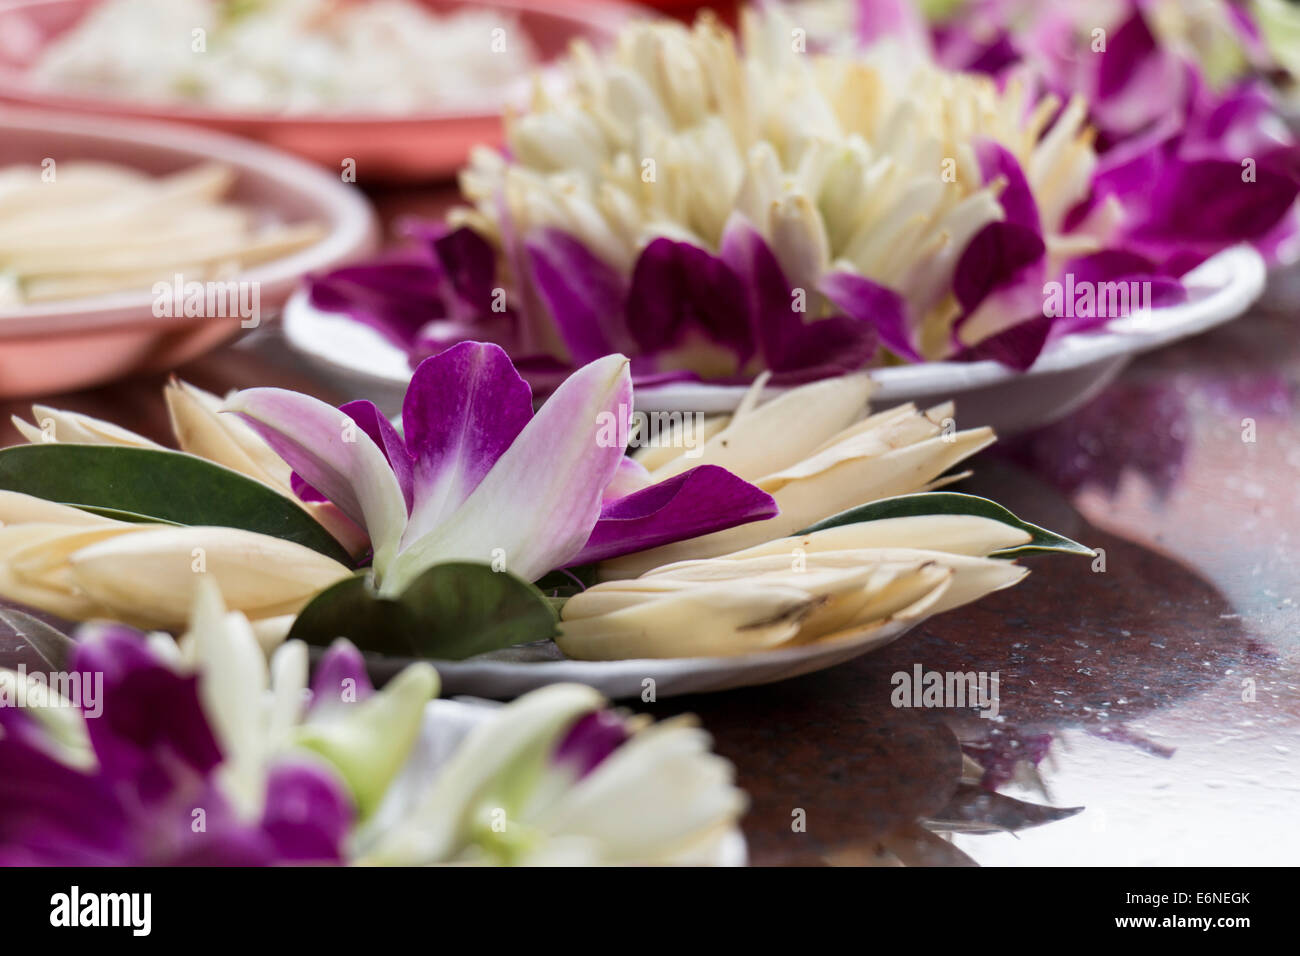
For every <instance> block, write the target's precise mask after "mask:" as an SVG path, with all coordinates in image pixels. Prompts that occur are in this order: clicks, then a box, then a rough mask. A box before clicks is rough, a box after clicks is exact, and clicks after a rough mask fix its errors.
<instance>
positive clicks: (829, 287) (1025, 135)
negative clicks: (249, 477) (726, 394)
mask: <svg viewBox="0 0 1300 956" xmlns="http://www.w3.org/2000/svg"><path fill="white" fill-rule="evenodd" d="M803 33H804V31H803V30H802V28H801V27H799V26H797V25H795V24H794V23H792V21H791V20H789V19H787V17H786V16H785V14H784V13H783V12H782V11H781V10H779V9H771V10H766V11H747V12H745V13H744V14H743V15H742V25H741V31H740V36H739V37H737V36H734V35H733V34H732V33H730V32H729V31H728V30H726V29H725V28H724V27H722V26H721V25H720V24H718V23H717V22H716V21H715V20H714V19H713V18H711V17H710V16H708V15H704V16H702V17H701V19H700V20H699V21H697V23H696V24H695V26H694V27H693V28H689V27H686V26H683V25H680V24H676V23H637V24H633V25H630V26H628V27H627V28H625V30H624V31H623V32H622V33H621V35H620V37H619V41H618V43H617V44H616V46H615V48H614V49H613V51H612V52H610V53H608V54H605V55H599V54H596V53H594V52H593V51H591V50H589V49H587V48H585V47H583V46H582V45H581V44H578V45H577V46H575V48H574V50H573V53H572V55H571V57H570V59H569V61H568V62H567V72H568V77H569V84H568V86H567V88H565V89H564V90H562V91H560V92H556V91H554V90H550V89H543V88H541V87H540V86H539V88H538V90H537V91H536V93H535V96H534V99H533V102H532V104H531V106H530V108H529V109H528V110H526V111H524V112H522V113H520V114H518V115H516V116H512V117H509V118H508V121H507V148H506V149H505V150H504V151H501V152H498V151H495V150H490V149H481V150H478V151H476V153H475V154H474V156H473V158H472V159H471V162H470V164H469V166H468V167H467V168H466V169H465V170H464V171H463V173H462V175H461V188H462V192H463V193H464V195H465V197H466V198H467V200H468V201H469V203H470V205H469V206H467V207H465V208H461V209H459V210H455V211H453V212H452V214H451V215H450V216H449V218H448V220H447V221H446V222H444V223H440V224H435V225H418V224H417V225H413V226H412V228H411V233H412V239H413V244H412V246H411V247H410V248H408V249H406V250H404V251H402V252H400V253H397V254H393V255H390V256H388V257H386V258H385V259H382V260H379V261H376V262H373V263H370V264H367V265H360V266H354V267H347V268H343V269H339V270H335V271H333V272H330V273H327V274H324V275H320V276H317V277H315V278H314V279H313V280H311V283H310V299H311V304H312V305H313V306H314V307H315V308H316V309H318V310H320V311H323V312H328V313H342V314H346V315H348V316H350V317H351V318H352V319H354V320H356V321H358V322H361V323H363V324H366V325H368V326H370V327H372V328H374V329H377V330H379V331H380V332H381V333H382V334H383V335H384V336H386V337H387V338H388V340H389V341H390V342H393V343H396V344H397V345H399V346H400V347H401V348H403V349H404V350H405V351H406V352H407V354H408V356H409V357H410V359H411V361H412V362H413V363H418V361H419V360H420V359H421V358H423V357H424V356H427V355H430V354H436V353H438V352H439V351H441V350H442V349H445V348H447V347H449V346H450V345H453V344H455V343H456V342H458V341H461V340H464V339H476V340H488V341H494V342H497V343H499V344H501V345H502V346H503V347H504V348H505V349H506V350H507V351H508V352H509V353H510V354H511V356H512V357H513V359H514V360H515V363H516V365H517V367H518V368H519V369H520V371H521V373H522V374H523V375H524V376H525V377H526V378H528V379H529V381H530V382H532V383H533V384H534V386H535V387H536V388H538V389H539V391H545V390H548V389H550V388H552V387H554V384H555V382H556V381H558V380H559V379H560V378H561V377H562V376H564V375H566V374H568V373H569V372H571V371H572V369H574V368H575V367H578V366H580V365H583V364H585V363H587V362H590V361H593V360H595V359H597V358H599V357H600V356H603V355H606V354H610V353H614V352H620V353H623V354H626V355H628V356H629V357H630V359H631V363H632V369H633V373H634V377H635V380H636V382H637V384H638V386H641V387H642V394H643V396H644V397H645V399H646V401H653V398H652V395H653V393H654V390H655V389H656V388H658V387H660V386H666V385H668V384H678V385H679V384H681V383H683V382H693V383H705V384H707V385H710V386H726V385H735V384H737V383H741V384H743V383H747V382H748V381H750V380H751V379H752V378H753V377H754V375H756V374H757V373H758V372H760V371H766V372H769V373H771V379H770V381H771V383H772V384H773V385H787V386H788V385H792V384H798V383H802V382H807V381H812V380H816V379H818V378H822V377H826V376H831V375H837V374H843V373H845V372H850V371H857V370H860V369H863V368H880V367H882V366H884V367H888V366H897V365H900V364H901V365H906V364H917V363H920V364H929V363H937V362H947V363H952V364H954V365H957V364H960V363H963V362H975V361H981V360H991V361H996V362H998V363H1001V364H1003V365H1004V366H1006V367H1008V368H1010V369H1014V370H1025V369H1030V368H1031V367H1032V366H1033V365H1034V364H1035V362H1036V361H1037V359H1038V358H1039V356H1040V355H1042V354H1043V353H1044V351H1050V350H1052V349H1053V348H1054V347H1055V346H1056V345H1057V344H1058V343H1059V342H1060V341H1061V340H1063V339H1064V338H1066V337H1068V336H1070V335H1073V334H1078V333H1088V332H1092V331H1097V330H1102V329H1104V328H1106V327H1107V326H1108V325H1110V324H1111V323H1112V322H1113V320H1116V319H1124V318H1130V317H1134V316H1138V315H1143V314H1147V313H1149V312H1150V311H1152V310H1158V309H1161V308H1163V307H1167V306H1172V305H1176V304H1179V303H1186V302H1189V301H1195V300H1196V299H1197V298H1198V297H1199V296H1201V295H1202V294H1204V290H1202V289H1200V288H1198V287H1197V286H1196V284H1195V283H1194V282H1192V281H1189V277H1190V276H1191V275H1193V273H1192V270H1193V269H1194V268H1195V267H1196V266H1198V265H1199V264H1202V263H1206V261H1207V260H1209V259H1211V258H1212V257H1214V256H1215V255H1216V254H1220V253H1223V252H1224V251H1225V250H1227V249H1229V248H1230V247H1232V246H1234V245H1237V244H1240V243H1243V242H1260V243H1265V242H1267V241H1268V240H1270V239H1271V238H1272V237H1275V236H1276V235H1278V234H1279V230H1282V231H1284V230H1285V229H1286V228H1287V214H1288V212H1289V210H1290V209H1291V208H1292V205H1293V203H1294V201H1295V198H1296V195H1297V190H1298V188H1300V184H1298V181H1297V177H1296V175H1295V174H1294V170H1292V169H1291V168H1290V167H1289V166H1287V165H1286V163H1285V158H1286V157H1287V156H1291V155H1294V146H1293V144H1274V145H1276V146H1277V149H1276V150H1274V151H1271V152H1269V153H1268V154H1264V153H1260V154H1259V155H1258V157H1255V158H1256V159H1257V162H1256V165H1255V166H1253V167H1252V169H1251V170H1250V175H1249V176H1246V175H1244V173H1243V165H1242V161H1241V158H1240V157H1237V156H1232V157H1226V156H1222V155H1206V154H1205V153H1204V150H1203V149H1202V148H1201V146H1202V145H1203V141H1204V140H1206V139H1207V127H1206V126H1205V124H1206V123H1214V122H1223V123H1228V124H1229V125H1230V126H1231V128H1232V129H1233V130H1234V131H1236V132H1234V135H1233V137H1231V138H1229V139H1227V140H1225V141H1233V142H1235V141H1236V140H1241V141H1242V142H1244V143H1247V144H1249V145H1251V146H1254V145H1255V144H1258V143H1261V142H1264V141H1265V140H1266V139H1267V137H1266V136H1265V133H1266V132H1267V129H1266V127H1267V123H1266V120H1267V118H1268V117H1267V114H1263V113H1261V112H1260V110H1258V109H1255V108H1254V107H1253V106H1251V104H1249V103H1247V102H1245V101H1243V102H1242V103H1240V104H1238V103H1236V102H1235V101H1234V102H1233V103H1231V104H1229V106H1228V107H1227V108H1226V112H1223V111H1215V112H1214V113H1213V116H1211V115H1210V114H1205V113H1203V112H1195V111H1193V112H1191V113H1188V112H1183V113H1179V114H1177V115H1176V116H1173V117H1171V118H1169V122H1171V123H1173V124H1174V125H1175V126H1176V128H1175V129H1172V130H1169V131H1166V132H1167V136H1166V137H1165V138H1154V134H1153V138H1151V139H1149V140H1148V139H1146V138H1134V139H1133V141H1132V142H1128V143H1126V144H1125V147H1126V148H1123V149H1120V148H1113V149H1105V150H1103V151H1102V152H1100V153H1099V150H1098V147H1099V128H1098V126H1097V124H1096V119H1095V113H1096V104H1094V103H1090V102H1089V100H1088V98H1087V96H1086V94H1085V92H1083V91H1081V90H1079V89H1077V88H1065V89H1061V90H1060V92H1059V93H1058V92H1055V91H1054V88H1051V87H1047V85H1046V84H1045V83H1044V82H1043V81H1042V78H1041V77H1040V76H1039V75H1037V74H1036V73H1035V72H1034V71H1033V70H1031V69H1024V70H1020V71H1011V72H1010V73H1008V74H1007V75H1005V76H1002V77H1000V78H999V79H998V80H996V81H995V80H994V79H993V78H990V77H988V76H984V75H979V74H975V73H969V72H955V71H952V70H949V69H946V68H945V67H943V66H941V65H940V64H938V63H937V62H935V61H934V60H933V59H932V58H930V57H929V56H927V55H923V53H922V52H918V51H916V50H914V49H912V48H910V47H907V46H905V45H902V44H897V43H880V44H874V45H872V46H870V47H869V48H867V49H865V50H853V51H839V50H835V51H830V52H824V53H817V52H814V51H812V49H811V48H810V47H809V46H808V45H807V44H808V42H809V40H808V38H807V37H806V36H804V35H803ZM1122 52H1123V51H1122V50H1121V51H1115V55H1116V56H1119V55H1120V54H1121V53H1122ZM1140 66H1141V65H1140V64H1139V65H1138V66H1132V65H1128V66H1127V68H1128V69H1130V70H1139V68H1140ZM1170 137H1172V139H1170ZM1100 145H1105V144H1104V143H1103V144H1100ZM1234 148H1235V147H1234ZM1252 155H1253V154H1252ZM1189 195H1195V196H1198V197H1201V201H1200V202H1198V203H1197V204H1195V205H1193V204H1189V203H1188V202H1187V197H1188V196H1189ZM1207 202H1212V203H1213V207H1212V208H1207V207H1206V205H1205V204H1206V203H1207ZM1097 290H1104V291H1105V292H1106V294H1107V295H1104V296H1103V297H1102V300H1098V298H1097ZM1120 290H1124V291H1128V290H1136V294H1135V295H1134V296H1133V297H1132V299H1131V301H1126V302H1120V301H1119V300H1118V298H1117V297H1116V296H1115V295H1112V294H1111V293H1117V292H1118V291H1120ZM1079 291H1084V292H1087V291H1091V293H1092V294H1091V296H1088V295H1080V294H1076V293H1077V292H1079ZM1256 291H1257V290H1256ZM1107 296H1109V298H1107ZM1125 298H1126V299H1128V298H1129V297H1127V296H1126V297H1125ZM1067 300H1068V301H1067ZM1244 305H1245V303H1244V302H1241V303H1236V304H1235V306H1234V308H1235V309H1236V310H1238V311H1239V310H1240V309H1241V308H1244ZM1230 314H1231V313H1230ZM945 367H947V366H945ZM697 407H698V406H697Z"/></svg>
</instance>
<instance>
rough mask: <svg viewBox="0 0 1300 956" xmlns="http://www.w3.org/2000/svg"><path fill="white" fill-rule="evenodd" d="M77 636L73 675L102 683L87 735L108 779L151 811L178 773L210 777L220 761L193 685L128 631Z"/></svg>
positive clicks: (95, 628)
mask: <svg viewBox="0 0 1300 956" xmlns="http://www.w3.org/2000/svg"><path fill="white" fill-rule="evenodd" d="M77 636H78V640H79V641H80V643H79V644H78V646H77V649H76V651H75V653H74V655H73V660H72V668H73V670H74V671H77V672H79V673H80V674H81V675H82V680H83V682H88V681H91V680H93V679H96V675H100V676H99V677H98V678H97V679H99V680H101V681H102V691H103V693H102V699H101V700H99V701H98V705H99V707H100V708H102V712H101V713H100V714H99V715H98V716H97V717H93V718H91V719H88V720H87V721H86V729H87V731H88V732H89V735H90V743H91V746H92V747H93V748H94V750H95V754H96V756H97V757H98V758H99V762H100V764H101V766H102V768H103V769H102V772H103V773H105V774H108V775H110V776H112V777H113V778H114V779H117V780H119V781H120V783H121V785H122V786H123V787H127V788H129V789H130V790H131V791H132V792H133V793H134V794H135V795H136V797H137V799H139V800H141V801H142V802H144V803H149V802H150V801H152V800H154V799H158V798H160V797H161V796H163V795H164V794H165V793H166V792H167V791H168V790H170V789H171V787H172V786H174V782H173V777H174V776H175V774H177V773H178V772H182V770H184V771H185V772H188V773H191V774H193V773H197V774H206V773H208V772H210V771H211V770H212V769H213V768H214V767H215V766H216V765H217V764H218V763H219V762H220V761H221V751H220V750H219V748H218V746H217V741H216V738H215V737H214V736H213V733H212V729H211V727H209V726H208V722H207V718H206V717H205V716H204V714H203V708H202V706H201V705H200V704H199V697H198V686H197V680H196V679H195V678H194V677H191V676H181V675H179V674H177V673H176V672H175V671H173V670H171V669H170V668H169V667H167V666H165V665H164V664H162V663H161V662H159V661H158V659H157V658H155V657H154V656H153V654H152V653H151V652H150V651H149V649H148V648H147V646H146V645H145V643H144V640H143V637H142V636H141V635H139V634H137V633H135V632H133V631H131V630H130V629H129V628H125V627H121V626H116V625H107V626H104V625H91V626H88V627H84V628H82V629H80V630H79V631H78V635H77Z"/></svg>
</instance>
